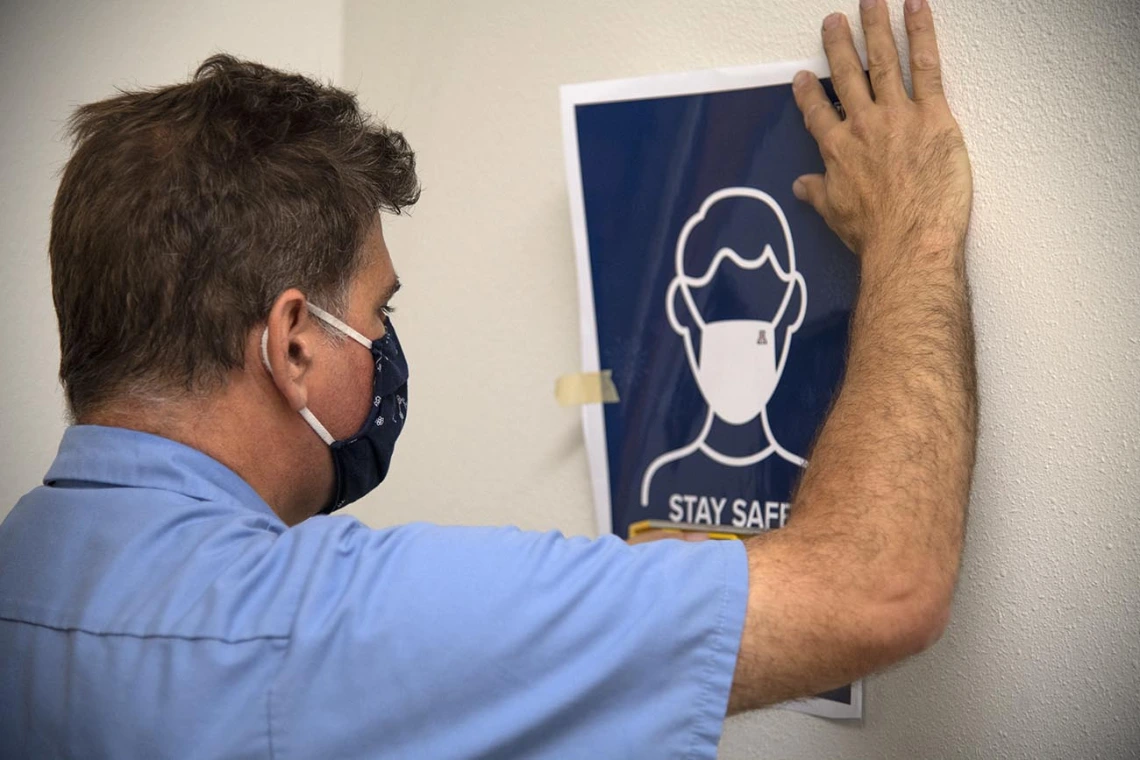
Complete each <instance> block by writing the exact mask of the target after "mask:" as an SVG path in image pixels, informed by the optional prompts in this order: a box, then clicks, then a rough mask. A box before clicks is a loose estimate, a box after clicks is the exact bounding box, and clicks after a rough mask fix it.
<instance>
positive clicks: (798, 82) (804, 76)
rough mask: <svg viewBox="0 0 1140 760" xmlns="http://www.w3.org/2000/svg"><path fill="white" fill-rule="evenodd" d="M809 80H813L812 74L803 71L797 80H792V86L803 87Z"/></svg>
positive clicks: (797, 76)
mask: <svg viewBox="0 0 1140 760" xmlns="http://www.w3.org/2000/svg"><path fill="white" fill-rule="evenodd" d="M809 80H811V74H809V73H807V72H806V71H801V72H799V73H797V74H796V77H795V79H793V80H792V85H793V86H794V87H803V86H804V85H806V84H807V83H808V81H809Z"/></svg>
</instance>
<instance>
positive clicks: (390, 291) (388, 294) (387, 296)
mask: <svg viewBox="0 0 1140 760" xmlns="http://www.w3.org/2000/svg"><path fill="white" fill-rule="evenodd" d="M402 287H404V283H402V282H400V278H399V277H397V278H396V279H395V281H393V282H392V284H391V285H389V286H388V288H387V289H386V290H385V291H384V292H383V293H382V294H381V296H382V298H381V299H380V303H388V302H389V301H391V300H392V297H393V296H395V295H396V293H398V292H399V290H400V288H402Z"/></svg>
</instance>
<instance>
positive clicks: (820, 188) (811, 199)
mask: <svg viewBox="0 0 1140 760" xmlns="http://www.w3.org/2000/svg"><path fill="white" fill-rule="evenodd" d="M792 192H793V193H794V194H795V196H796V197H797V198H799V199H800V200H801V201H805V202H807V203H810V204H811V205H812V207H813V208H815V210H816V211H818V212H819V214H820V216H823V208H824V206H825V205H826V204H827V190H826V188H825V187H824V184H823V175H822V174H805V175H803V176H802V177H800V178H799V179H797V180H796V181H795V182H794V183H793V184H792Z"/></svg>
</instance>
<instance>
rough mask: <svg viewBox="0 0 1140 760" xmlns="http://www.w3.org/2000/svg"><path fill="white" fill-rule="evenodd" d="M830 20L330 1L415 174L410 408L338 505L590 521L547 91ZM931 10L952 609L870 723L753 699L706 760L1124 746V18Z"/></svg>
mask: <svg viewBox="0 0 1140 760" xmlns="http://www.w3.org/2000/svg"><path fill="white" fill-rule="evenodd" d="M897 6H898V4H897V3H895V7H896V8H897ZM836 8H839V9H841V10H844V11H846V12H848V13H850V14H852V15H854V14H856V13H857V12H858V8H857V4H856V3H855V2H854V1H853V0H852V2H849V3H847V4H846V5H844V4H842V3H841V4H840V5H839V6H835V5H834V4H833V3H830V2H825V0H805V1H804V2H797V3H777V2H772V1H771V0H753V1H750V2H742V1H741V0H709V1H707V2H700V3H693V2H685V1H684V0H654V1H653V2H649V1H648V0H639V1H635V2H625V3H612V2H603V1H602V0H580V1H579V2H573V3H567V2H555V1H554V0H526V1H524V0H499V1H498V2H442V1H441V0H418V1H417V2H415V3H407V2H376V1H375V0H368V1H367V2H362V1H361V0H348V3H347V10H346V16H345V30H346V47H345V83H346V84H348V85H349V86H354V87H358V88H359V91H360V93H361V95H362V97H363V100H364V102H365V104H366V106H368V107H369V108H370V109H371V110H372V111H373V112H374V113H376V114H377V115H378V116H380V117H381V118H384V119H387V120H388V121H390V123H392V124H393V125H395V126H397V127H398V128H400V129H403V130H404V131H405V132H406V134H407V136H408V138H409V139H410V141H411V142H412V145H413V146H414V147H415V148H417V150H418V151H419V159H420V166H421V167H422V176H423V182H424V187H425V192H424V196H423V200H422V201H421V203H420V204H419V206H418V207H417V208H416V209H415V210H414V211H413V213H412V215H411V217H409V218H402V219H396V220H392V221H391V222H390V223H389V224H388V230H387V231H388V237H389V243H390V245H391V247H392V250H393V255H394V257H395V261H396V264H397V267H398V269H399V271H400V274H401V276H402V277H403V279H404V280H405V282H406V285H407V287H406V290H405V292H402V293H401V294H400V296H399V297H398V298H397V299H396V304H397V306H398V308H399V312H398V313H397V314H396V319H397V320H398V324H399V325H400V335H401V339H402V340H403V342H404V344H405V345H406V347H407V349H408V352H409V355H410V359H411V367H412V381H411V395H412V401H411V417H410V421H409V423H408V427H407V429H406V432H405V434H404V438H402V439H401V446H400V451H399V453H398V454H397V458H396V463H395V468H394V470H393V474H392V476H391V482H390V484H387V485H386V486H385V487H383V488H381V489H380V490H379V491H378V492H377V493H376V494H374V495H373V496H372V497H369V498H368V499H366V500H365V501H364V502H362V503H361V504H360V505H359V506H357V507H355V508H354V511H355V512H356V513H357V514H359V515H360V516H361V517H362V518H363V519H365V520H366V521H368V522H369V523H371V524H374V525H382V524H391V523H396V522H402V521H406V520H416V519H425V520H432V521H439V522H449V523H451V522H455V523H516V524H519V525H522V526H525V527H529V528H550V527H557V528H560V529H563V530H565V531H566V532H569V533H588V532H591V531H592V530H593V517H592V515H593V512H592V504H591V501H590V493H589V482H588V474H587V468H586V460H585V454H584V448H583V442H582V437H581V432H580V427H579V417H578V415H577V413H575V412H574V411H573V410H566V409H561V408H559V407H558V406H556V404H555V403H554V399H553V395H552V388H553V382H554V379H555V377H557V376H558V375H560V374H562V373H564V372H568V371H572V370H575V369H576V368H577V366H578V321H577V300H576V287H577V285H576V281H575V270H574V254H573V249H572V245H571V233H570V224H569V215H568V211H567V199H566V190H565V178H564V172H563V162H562V144H561V134H560V125H559V111H558V86H559V85H561V84H566V83H571V82H582V81H591V80H597V79H610V78H619V77H628V76H637V75H643V74H653V73H663V72H673V71H684V70H691V69H700V68H707V67H714V66H731V65H739V64H747V63H758V62H768V61H779V60H795V59H802V58H806V57H810V56H814V55H816V54H818V53H819V52H820V47H819V38H818V31H817V30H818V26H819V22H820V21H821V20H822V18H823V16H824V15H825V14H826V13H827V12H828V11H830V10H835V9H836ZM936 12H937V14H938V21H939V31H940V33H941V40H942V49H943V53H944V57H945V61H946V66H945V69H946V79H947V86H948V90H949V96H950V98H951V102H952V105H953V106H954V109H955V111H956V113H957V114H958V115H959V118H960V120H961V122H962V126H963V129H964V130H965V133H966V137H967V141H968V143H969V147H970V151H971V154H972V157H973V161H974V167H975V174H976V182H977V199H976V204H975V216H974V221H973V227H972V234H971V241H970V252H969V253H970V264H969V266H970V274H971V276H972V278H973V288H974V299H975V313H976V322H977V329H978V339H979V354H980V370H981V388H982V401H983V410H982V415H983V426H982V433H981V448H980V453H979V464H978V471H977V478H976V483H975V488H974V495H973V503H972V514H971V524H970V529H969V546H968V548H967V552H966V558H965V565H964V568H963V577H962V582H961V586H960V591H959V596H958V604H957V609H956V613H955V617H954V621H953V623H952V624H951V626H950V629H949V632H948V633H947V634H946V636H945V637H944V639H943V640H942V641H941V642H940V643H939V644H938V645H937V646H936V647H935V648H934V649H933V650H932V651H930V652H929V653H927V654H925V655H923V656H922V657H920V658H918V659H916V660H914V661H912V662H909V663H907V664H905V665H903V666H901V667H898V668H896V669H894V670H893V671H891V672H890V673H887V674H885V675H882V676H879V677H876V678H872V679H870V680H869V682H868V684H867V696H866V705H867V709H866V721H865V724H864V725H863V726H862V727H859V726H851V725H837V724H832V723H828V722H825V721H822V720H819V719H815V718H811V717H808V716H804V715H799V714H795V713H791V712H787V711H767V712H760V713H754V714H750V715H746V716H743V717H739V718H734V719H732V720H731V721H729V723H728V727H727V730H726V732H725V735H724V739H723V742H722V747H721V756H722V757H724V758H753V757H755V758H760V757H764V758H825V757H829V758H940V757H979V758H983V757H984V758H1075V757H1082V758H1084V757H1135V756H1136V752H1140V623H1138V622H1137V621H1138V620H1140V517H1138V514H1140V513H1138V509H1140V463H1138V460H1140V338H1138V337H1137V335H1138V334H1140V296H1138V290H1140V255H1137V248H1138V247H1140V236H1138V234H1137V233H1138V232H1140V222H1138V220H1137V214H1138V212H1137V206H1138V204H1140V179H1138V177H1140V127H1138V123H1137V120H1136V119H1137V116H1138V115H1140V89H1138V84H1140V77H1138V76H1137V75H1138V74H1140V48H1138V46H1137V45H1136V42H1135V40H1136V39H1137V34H1138V33H1140V10H1138V6H1137V4H1135V3H1133V2H1126V1H1123V0H1122V1H1120V2H1110V1H1109V0H1098V2H1090V3H1063V2H1059V1H1054V0H1036V1H1034V0H1021V1H1020V2H1017V1H1013V2H1004V3H993V2H987V1H985V0H943V1H942V2H938V3H937V7H936ZM896 20H897V19H896ZM663 666H664V665H663Z"/></svg>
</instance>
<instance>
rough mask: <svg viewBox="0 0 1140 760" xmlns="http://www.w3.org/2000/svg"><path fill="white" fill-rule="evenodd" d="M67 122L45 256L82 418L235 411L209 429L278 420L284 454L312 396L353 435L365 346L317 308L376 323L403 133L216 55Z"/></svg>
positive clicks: (400, 202)
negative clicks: (383, 222) (314, 310)
mask: <svg viewBox="0 0 1140 760" xmlns="http://www.w3.org/2000/svg"><path fill="white" fill-rule="evenodd" d="M70 133H71V135H72V137H73V138H74V141H75V149H74V153H73V155H72V157H71V159H70V161H69V162H68V164H67V167H66V169H65V170H64V173H63V177H62V180H61V183H60V187H59V192H58V194H57V197H56V202H55V207H54V210H53V216H52V231H51V241H50V257H51V267H52V292H53V297H54V300H55V307H56V313H57V315H58V318H59V327H60V349H61V361H60V379H61V381H62V383H63V386H64V389H65V391H66V395H67V400H68V405H69V407H70V410H71V413H72V415H73V416H74V417H75V418H76V419H77V420H78V421H80V422H98V421H108V420H110V421H115V420H121V419H123V418H124V417H132V418H137V417H139V415H141V416H142V418H143V419H132V422H133V423H134V424H133V426H137V427H142V428H144V429H150V430H152V431H156V432H159V431H162V429H163V425H162V422H161V418H162V417H163V416H170V417H173V416H176V415H175V410H177V409H184V408H186V407H187V406H188V405H190V406H194V407H195V408H196V410H197V411H196V412H195V413H196V414H200V413H201V409H202V408H211V409H219V410H222V409H224V410H225V411H224V414H225V415H226V419H218V420H202V422H203V423H209V424H215V425H216V427H218V428H219V429H221V428H224V427H225V424H226V423H227V421H229V420H232V419H233V418H234V417H235V416H238V417H245V418H247V419H246V422H247V423H252V422H255V421H256V424H258V425H262V426H266V425H268V426H271V427H272V426H275V425H276V426H278V428H277V429H272V430H262V431H259V432H260V433H261V434H262V437H263V438H265V439H266V444H267V445H271V446H273V447H274V448H275V449H277V448H279V447H288V446H289V445H291V442H290V441H282V440H280V439H279V438H274V437H270V436H284V435H290V434H291V433H293V432H300V433H305V432H306V431H307V428H306V427H304V423H303V421H301V420H300V418H299V417H298V415H296V413H295V412H296V410H298V409H299V408H303V407H305V406H308V407H310V408H312V409H313V411H314V413H315V414H317V415H318V416H320V415H321V413H322V408H323V416H322V417H321V419H322V420H324V421H325V424H326V426H327V427H328V428H329V430H330V432H332V433H333V434H334V435H336V436H337V437H342V436H348V435H351V434H352V433H353V432H354V429H349V428H352V427H353V423H354V422H355V423H357V424H359V420H360V419H361V417H362V416H363V412H362V411H361V409H362V407H361V406H360V404H365V403H366V400H367V397H368V396H369V394H370V385H371V376H370V373H369V368H370V366H371V362H372V360H371V357H370V355H369V353H368V351H366V350H364V349H363V348H361V347H360V346H358V345H356V344H355V343H352V342H351V341H345V340H343V338H341V337H339V336H336V335H334V334H333V333H332V332H331V331H329V330H328V329H326V328H325V327H324V326H323V325H322V323H320V321H319V320H316V319H314V318H313V317H312V315H311V314H310V313H309V311H308V309H307V307H306V304H307V303H308V302H310V301H311V302H312V303H314V304H316V305H317V306H320V307H322V308H324V309H326V310H328V311H329V312H331V313H333V314H334V315H336V316H338V317H340V318H341V319H343V320H344V321H345V322H347V323H348V324H349V325H351V326H352V327H353V328H355V329H356V330H358V331H360V332H362V333H364V334H365V335H367V336H368V337H369V338H378V337H380V335H382V334H383V332H384V321H383V313H382V311H381V308H382V307H384V306H386V298H387V297H390V295H391V293H392V292H394V289H395V287H396V286H397V284H396V280H395V273H394V271H393V268H392V263H391V260H390V258H389V256H388V251H387V249H386V247H385V245H384V240H383V236H382V232H381V228H380V222H379V217H378V214H377V211H378V210H387V211H391V212H395V213H398V212H399V211H400V210H401V209H402V208H405V207H407V206H409V205H411V204H413V203H414V202H415V201H416V200H417V198H418V195H419V185H418V181H417V179H416V173H415V159H414V154H413V152H412V150H411V149H410V147H409V146H408V144H407V142H406V141H405V140H404V138H403V136H402V135H401V134H400V133H398V132H395V131H392V130H390V129H388V128H386V127H385V126H383V125H379V124H375V123H372V122H370V121H369V119H368V117H367V115H365V114H363V113H362V112H361V111H360V110H359V108H358V106H357V103H356V100H355V98H354V97H353V95H351V94H350V93H347V92H344V91H342V90H339V89H336V88H333V87H330V86H325V85H321V84H319V83H316V82H314V81H312V80H310V79H307V78H305V77H302V76H299V75H295V74H288V73H284V72H280V71H276V70H274V69H270V68H267V67H265V66H261V65H259V64H255V63H249V62H244V61H238V60H235V59H234V58H231V57H229V56H221V55H220V56H214V57H212V58H210V59H209V60H207V61H206V62H205V63H203V64H202V66H201V67H200V68H199V69H198V71H197V73H196V74H195V76H194V78H193V79H192V80H191V81H189V82H186V83H183V84H177V85H172V86H169V87H163V88H159V89H154V90H149V91H140V92H123V93H121V94H119V95H118V96H116V97H113V98H110V99H107V100H104V101H100V102H97V103H91V104H88V105H85V106H82V107H81V108H79V109H78V110H77V111H76V113H75V115H74V116H73V117H72V120H71V122H70ZM266 327H268V330H269V335H268V340H267V348H268V354H269V363H270V366H271V368H272V369H273V373H272V374H270V373H268V372H267V371H266V370H265V367H264V365H262V363H261V361H260V345H259V342H260V341H259V339H260V336H261V333H262V332H264V329H265V328H266ZM354 385H359V386H360V388H355V387H353V386H354ZM283 412H289V416H288V418H286V417H285V416H283ZM298 422H300V425H301V427H300V428H297V429H296V430H294V429H293V428H295V427H296V423H298ZM199 427H200V428H202V431H201V436H202V437H203V438H209V437H210V436H209V435H208V434H207V433H206V432H205V430H204V427H205V425H200V426H199ZM306 435H307V438H305V439H304V444H303V446H305V447H308V448H311V446H310V444H312V443H314V442H315V443H316V445H317V446H324V444H323V442H321V441H320V440H319V439H318V438H316V436H314V435H312V433H311V432H307V433H306ZM184 437H185V436H184ZM309 439H312V440H309ZM300 445H302V444H299V446H300ZM219 446H220V447H221V448H227V446H226V445H224V444H219V443H217V442H214V443H210V442H203V444H202V445H201V446H200V448H203V449H206V450H207V453H214V452H211V451H209V449H211V448H214V449H217V448H219ZM294 453H295V454H296V455H297V457H300V456H301V455H302V452H301V451H297V452H294ZM231 458H232V457H231ZM223 459H224V456H223ZM321 459H322V463H323V465H324V467H323V468H322V469H324V470H327V469H328V462H327V460H328V455H327V454H325V455H324V456H323V457H321ZM240 474H243V475H245V474H246V473H240ZM247 479H250V478H249V477H247ZM326 490H327V489H326ZM263 495H264V494H263ZM275 506H276V505H275Z"/></svg>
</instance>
